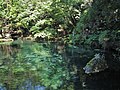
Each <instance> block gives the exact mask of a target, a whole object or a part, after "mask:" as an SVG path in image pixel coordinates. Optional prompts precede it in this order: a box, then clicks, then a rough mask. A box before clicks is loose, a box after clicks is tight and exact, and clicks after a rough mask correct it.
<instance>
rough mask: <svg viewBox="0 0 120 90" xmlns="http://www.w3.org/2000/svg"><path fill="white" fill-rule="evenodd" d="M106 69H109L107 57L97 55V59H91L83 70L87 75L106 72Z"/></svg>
mask: <svg viewBox="0 0 120 90" xmlns="http://www.w3.org/2000/svg"><path fill="white" fill-rule="evenodd" d="M106 68H108V65H107V62H106V60H105V56H104V55H100V54H95V57H94V58H93V59H91V60H90V61H89V62H88V63H87V65H86V66H85V67H84V68H83V69H84V70H85V73H87V74H90V73H97V72H100V71H104V70H105V69H106Z"/></svg>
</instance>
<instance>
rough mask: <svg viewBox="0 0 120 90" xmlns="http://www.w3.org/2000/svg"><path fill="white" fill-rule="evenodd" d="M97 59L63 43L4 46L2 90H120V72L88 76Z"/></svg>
mask: <svg viewBox="0 0 120 90" xmlns="http://www.w3.org/2000/svg"><path fill="white" fill-rule="evenodd" d="M93 55H94V51H93V50H91V49H89V48H83V47H82V46H81V47H75V46H70V45H64V44H62V43H54V42H44V43H37V42H32V41H21V40H17V41H14V42H12V43H0V90H119V89H120V87H119V84H120V81H118V80H119V79H120V78H119V75H120V74H119V72H117V73H116V72H115V73H114V74H111V71H109V70H106V71H104V72H100V73H97V74H93V75H92V74H91V75H86V74H85V73H84V70H83V67H84V66H85V65H86V63H87V62H88V61H89V60H90V59H91V57H92V56H93ZM111 77H112V78H111ZM114 88H115V89H114Z"/></svg>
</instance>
